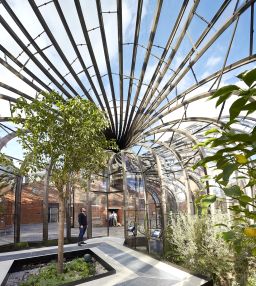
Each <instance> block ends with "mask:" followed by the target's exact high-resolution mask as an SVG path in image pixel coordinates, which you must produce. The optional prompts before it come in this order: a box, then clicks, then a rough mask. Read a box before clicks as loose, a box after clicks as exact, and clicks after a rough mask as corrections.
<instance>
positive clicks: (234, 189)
mask: <svg viewBox="0 0 256 286" xmlns="http://www.w3.org/2000/svg"><path fill="white" fill-rule="evenodd" d="M223 191H224V193H225V195H226V196H228V197H235V198H236V197H240V196H241V195H242V194H243V192H242V191H241V189H240V187H239V186H237V185H234V186H231V187H229V188H224V189H223Z"/></svg>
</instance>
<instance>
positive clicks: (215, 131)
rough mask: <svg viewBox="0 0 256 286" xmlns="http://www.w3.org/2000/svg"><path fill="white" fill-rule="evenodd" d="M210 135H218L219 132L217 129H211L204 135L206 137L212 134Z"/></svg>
mask: <svg viewBox="0 0 256 286" xmlns="http://www.w3.org/2000/svg"><path fill="white" fill-rule="evenodd" d="M212 133H220V130H219V129H217V128H211V129H209V130H207V131H206V132H205V133H204V135H208V134H212Z"/></svg>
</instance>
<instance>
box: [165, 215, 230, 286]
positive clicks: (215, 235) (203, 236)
mask: <svg viewBox="0 0 256 286" xmlns="http://www.w3.org/2000/svg"><path fill="white" fill-rule="evenodd" d="M221 223H227V217H226V215H224V214H217V215H214V216H204V217H199V216H196V215H190V216H188V215H185V214H177V215H171V216H170V220H169V226H168V228H167V230H166V238H167V242H168V243H169V246H170V249H169V251H168V252H167V253H165V256H166V258H167V259H168V260H170V261H171V262H174V263H178V264H180V265H182V266H183V267H185V268H187V269H189V270H191V271H193V272H195V273H196V274H201V275H205V276H207V277H211V278H213V280H214V281H215V284H216V285H230V284H226V282H227V281H232V280H233V279H234V265H233V264H234V263H233V255H232V251H231V249H230V247H229V245H228V244H227V243H226V242H225V241H224V240H223V238H222V237H221V235H220V233H221V232H222V231H223V229H222V227H221V226H219V227H217V226H215V225H216V224H221Z"/></svg>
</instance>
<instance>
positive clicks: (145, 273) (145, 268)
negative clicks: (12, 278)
mask: <svg viewBox="0 0 256 286" xmlns="http://www.w3.org/2000/svg"><path fill="white" fill-rule="evenodd" d="M83 248H89V249H91V250H92V251H93V252H94V253H95V254H97V255H98V256H99V257H101V258H102V259H103V260H105V261H106V262H107V263H108V264H110V265H111V266H112V267H113V268H114V269H115V270H116V273H115V274H112V275H110V276H107V277H104V278H100V279H97V280H94V281H90V282H86V283H82V284H80V285H81V286H82V285H86V286H98V285H104V286H114V285H115V286H137V285H139V286H144V285H145V286H170V285H173V286H199V285H205V286H206V285H207V286H211V285H213V284H212V283H211V282H208V281H206V280H205V279H202V278H199V277H196V276H194V275H191V274H190V273H188V272H186V271H183V270H181V269H179V268H178V267H176V266H175V265H170V264H166V263H163V262H161V261H159V260H156V259H154V258H152V257H150V256H148V255H145V254H143V253H140V252H137V251H134V250H132V249H130V248H127V247H125V246H123V238H118V237H104V238H93V239H89V240H87V244H86V245H84V246H83ZM78 249H81V247H79V246H77V244H70V245H65V251H73V250H78ZM56 251H57V248H56V247H48V248H40V249H30V250H23V251H16V252H9V253H0V283H2V281H3V280H4V278H5V276H6V274H7V272H8V269H9V267H10V265H11V264H12V262H13V260H14V259H19V258H25V257H33V256H39V255H40V256H42V255H47V254H52V253H56Z"/></svg>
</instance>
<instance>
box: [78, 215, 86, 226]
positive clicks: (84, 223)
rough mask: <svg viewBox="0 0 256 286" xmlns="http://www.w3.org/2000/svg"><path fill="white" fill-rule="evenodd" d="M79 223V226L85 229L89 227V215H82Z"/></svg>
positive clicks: (79, 217)
mask: <svg viewBox="0 0 256 286" xmlns="http://www.w3.org/2000/svg"><path fill="white" fill-rule="evenodd" d="M78 223H79V226H81V225H82V226H83V227H86V226H87V215H85V214H84V213H80V214H79V215H78Z"/></svg>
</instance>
